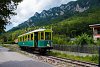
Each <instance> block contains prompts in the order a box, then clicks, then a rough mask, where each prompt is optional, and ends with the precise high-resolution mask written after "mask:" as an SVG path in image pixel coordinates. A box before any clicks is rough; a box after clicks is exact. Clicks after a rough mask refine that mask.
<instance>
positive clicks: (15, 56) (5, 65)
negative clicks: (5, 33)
mask: <svg viewBox="0 0 100 67" xmlns="http://www.w3.org/2000/svg"><path fill="white" fill-rule="evenodd" d="M0 67H54V66H53V65H50V64H48V63H44V62H41V61H39V60H35V59H32V58H29V57H27V56H25V55H22V54H20V53H17V52H12V51H9V49H7V48H4V47H1V46H0Z"/></svg>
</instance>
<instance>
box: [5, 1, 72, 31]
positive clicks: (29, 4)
mask: <svg viewBox="0 0 100 67" xmlns="http://www.w3.org/2000/svg"><path fill="white" fill-rule="evenodd" d="M69 1H72V0H23V2H21V3H19V5H18V7H17V10H15V12H16V13H17V15H15V16H11V20H10V21H11V22H12V24H11V25H8V26H7V27H6V30H9V28H12V27H15V26H17V25H18V24H21V23H22V22H24V21H26V20H28V19H29V18H30V17H31V16H33V15H34V13H35V12H39V13H40V12H41V11H43V10H48V9H50V8H53V7H56V6H60V5H61V4H66V3H68V2H69ZM9 26H10V27H9Z"/></svg>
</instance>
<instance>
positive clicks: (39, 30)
mask: <svg viewBox="0 0 100 67" xmlns="http://www.w3.org/2000/svg"><path fill="white" fill-rule="evenodd" d="M45 30H48V29H37V30H33V31H30V32H28V33H25V34H22V35H19V36H18V37H21V36H24V35H27V34H30V33H33V32H41V31H45ZM49 30H50V29H49Z"/></svg>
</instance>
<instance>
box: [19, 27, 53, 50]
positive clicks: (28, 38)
mask: <svg viewBox="0 0 100 67" xmlns="http://www.w3.org/2000/svg"><path fill="white" fill-rule="evenodd" d="M18 45H19V46H20V47H21V49H23V48H27V47H29V48H28V49H30V48H32V49H33V50H34V51H35V50H39V52H46V51H47V50H50V49H52V30H51V29H37V30H33V31H31V32H28V33H25V34H22V35H19V36H18Z"/></svg>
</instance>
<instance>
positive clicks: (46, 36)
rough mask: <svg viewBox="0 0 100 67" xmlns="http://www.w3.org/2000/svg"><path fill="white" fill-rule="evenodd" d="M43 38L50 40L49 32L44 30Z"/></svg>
mask: <svg viewBox="0 0 100 67" xmlns="http://www.w3.org/2000/svg"><path fill="white" fill-rule="evenodd" d="M45 40H51V32H45Z"/></svg>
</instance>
